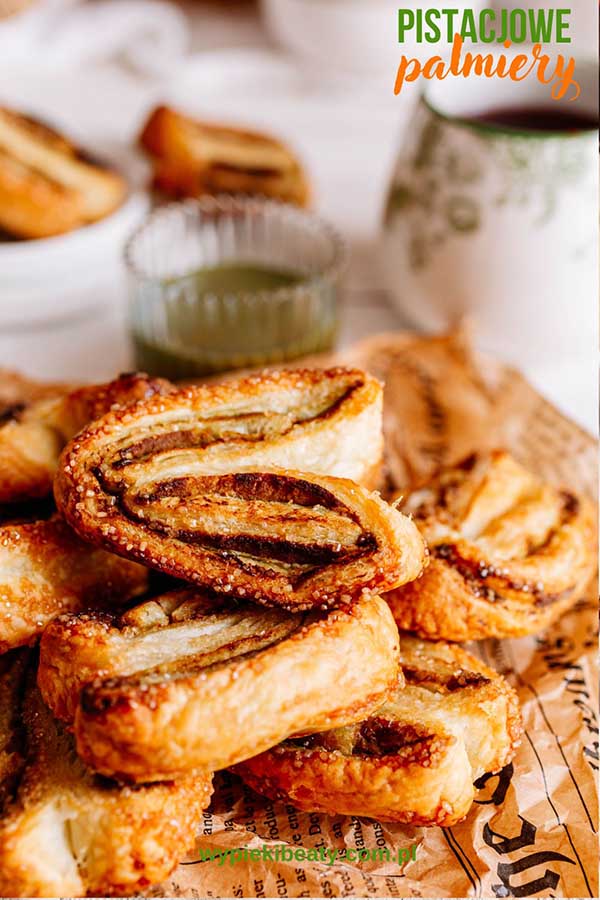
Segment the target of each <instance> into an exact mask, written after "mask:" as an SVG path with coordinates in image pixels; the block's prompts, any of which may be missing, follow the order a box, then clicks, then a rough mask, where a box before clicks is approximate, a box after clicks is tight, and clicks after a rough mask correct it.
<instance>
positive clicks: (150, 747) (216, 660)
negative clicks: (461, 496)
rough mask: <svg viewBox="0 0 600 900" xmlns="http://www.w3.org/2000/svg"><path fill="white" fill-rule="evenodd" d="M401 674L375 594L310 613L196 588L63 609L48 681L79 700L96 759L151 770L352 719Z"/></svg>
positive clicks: (216, 760) (145, 776)
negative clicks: (121, 606) (116, 609)
mask: <svg viewBox="0 0 600 900" xmlns="http://www.w3.org/2000/svg"><path fill="white" fill-rule="evenodd" d="M397 675H398V632H397V629H396V627H395V625H394V621H393V619H392V616H391V613H390V611H389V607H388V606H387V604H386V603H385V601H384V600H382V599H381V598H380V597H374V598H372V599H370V600H362V601H359V602H358V603H356V604H355V605H354V606H353V607H350V608H348V607H346V608H343V609H338V610H334V611H333V612H329V613H327V614H325V613H311V614H308V615H306V616H305V615H300V614H291V613H287V612H284V611H282V610H266V609H262V608H261V607H257V606H252V605H251V604H248V603H243V602H238V601H232V600H231V599H228V600H226V599H224V598H221V599H219V598H214V597H213V598H211V597H209V596H207V595H203V594H201V593H199V592H197V591H194V590H192V589H189V590H184V591H179V592H174V593H172V594H167V595H166V596H164V597H162V598H158V599H157V600H152V601H148V602H146V603H144V604H141V605H140V606H138V607H135V608H134V609H133V610H130V611H128V612H127V613H125V614H124V615H123V616H122V617H121V618H117V617H115V616H103V615H94V614H89V615H83V616H79V617H75V618H73V617H70V618H69V617H63V618H61V619H59V620H58V621H57V622H56V623H55V624H54V625H53V626H52V627H51V628H50V629H49V630H47V631H46V634H45V635H44V641H43V646H42V647H41V661H40V671H39V684H40V687H41V689H42V692H43V695H44V698H45V699H46V701H47V702H48V703H49V704H50V706H51V707H52V708H53V710H54V711H55V712H56V713H58V714H59V715H61V716H62V717H64V718H66V719H69V718H71V717H72V716H73V711H74V710H75V734H76V737H77V749H78V752H79V753H80V755H81V756H82V758H83V759H84V760H85V761H86V762H87V763H88V764H89V765H90V766H91V767H92V768H94V769H95V770H96V771H98V772H101V773H103V774H106V775H112V776H116V777H118V778H120V779H123V780H129V781H152V780H157V779H164V778H171V777H176V776H179V775H181V774H182V773H184V772H186V771H188V770H190V769H193V768H197V767H201V768H205V769H208V770H216V769H222V768H224V767H226V766H229V765H232V764H233V763H235V762H238V761H240V760H242V759H245V758H247V757H249V756H252V755H254V754H255V753H256V752H260V751H261V750H263V749H266V748H267V747H271V746H273V745H275V744H277V743H278V742H279V741H281V740H283V739H284V738H286V737H288V736H289V735H291V734H295V733H297V732H310V731H319V730H323V728H324V727H326V728H329V727H335V726H337V725H342V724H346V723H348V722H354V721H357V720H358V719H360V718H361V717H362V716H363V715H364V714H365V712H370V711H371V710H373V709H375V708H377V707H378V706H380V705H381V703H382V701H383V700H384V699H385V698H386V696H387V695H388V693H389V691H390V689H391V688H392V687H393V685H394V684H395V680H396V678H397ZM94 676H97V677H95V678H94ZM91 679H94V680H91ZM85 682H87V684H85V686H84V687H83V691H82V693H81V697H80V698H79V697H78V695H79V692H80V690H81V687H82V685H83V684H84V683H85ZM78 701H79V702H78Z"/></svg>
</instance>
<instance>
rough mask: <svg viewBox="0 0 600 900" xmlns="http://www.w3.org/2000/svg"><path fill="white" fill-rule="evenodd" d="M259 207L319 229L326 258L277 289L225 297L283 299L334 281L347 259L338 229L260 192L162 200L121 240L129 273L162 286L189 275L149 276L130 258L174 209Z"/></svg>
mask: <svg viewBox="0 0 600 900" xmlns="http://www.w3.org/2000/svg"><path fill="white" fill-rule="evenodd" d="M252 207H254V208H260V209H261V210H267V211H268V210H273V211H279V212H281V211H285V212H286V214H287V215H290V216H292V217H294V218H295V219H296V221H304V222H305V223H306V224H307V225H309V226H312V227H313V228H315V229H316V230H318V231H320V232H321V236H322V237H324V238H326V239H327V240H328V241H329V244H330V247H331V253H330V259H329V262H328V263H326V264H325V265H324V266H323V267H321V268H320V270H319V271H318V272H315V273H312V274H303V273H300V274H299V280H298V282H297V283H296V284H292V285H284V286H282V287H278V288H272V289H263V290H246V291H231V292H228V294H227V296H228V297H234V298H237V299H244V298H256V297H269V299H270V300H275V301H276V300H284V299H287V298H289V297H290V294H295V293H299V292H301V291H305V290H306V287H307V286H308V285H312V284H320V283H324V282H334V281H335V280H336V279H337V278H338V277H339V276H340V274H341V273H342V272H343V270H344V269H345V268H346V265H347V262H348V248H347V243H346V241H345V239H344V238H343V237H342V235H341V234H340V232H339V231H338V230H337V228H335V227H334V226H333V225H331V224H330V223H329V222H328V221H326V220H325V219H324V218H322V217H321V216H319V215H317V214H316V213H314V212H312V211H309V210H305V209H302V208H301V207H298V206H294V205H292V204H290V203H283V202H282V201H280V200H274V199H272V198H270V197H265V196H264V195H262V194H224V193H222V194H216V195H207V196H205V197H199V198H188V199H185V200H175V201H171V202H169V203H165V204H163V205H161V206H158V207H156V208H155V209H153V210H151V211H150V213H149V214H148V215H147V216H146V218H145V219H144V221H143V222H141V224H140V225H138V226H137V228H136V229H135V230H134V231H133V232H132V234H131V235H130V236H129V238H128V239H127V241H126V243H125V247H124V250H123V258H124V261H125V266H126V269H127V272H128V274H129V275H132V276H134V277H135V278H137V279H138V280H140V281H143V282H144V283H146V284H156V285H162V284H164V282H165V279H166V278H167V277H168V280H169V282H170V283H171V284H173V283H177V282H179V281H185V280H186V279H188V278H190V277H193V274H194V272H193V271H190V272H186V273H185V274H181V275H174V276H160V275H150V274H148V273H147V272H145V271H144V270H143V269H142V268H141V267H140V266H139V264H138V263H137V261H136V260H135V259H134V249H135V245H136V243H137V242H138V240H139V238H140V237H141V235H143V234H144V232H146V231H147V229H148V228H150V227H152V226H153V225H154V223H155V222H156V221H159V220H160V219H162V218H165V217H166V216H168V215H171V214H172V213H173V212H174V211H176V210H183V211H186V210H190V211H192V212H196V213H209V214H210V213H213V212H225V213H226V212H227V211H228V210H230V211H233V210H235V209H238V210H240V209H242V210H243V209H248V208H252Z"/></svg>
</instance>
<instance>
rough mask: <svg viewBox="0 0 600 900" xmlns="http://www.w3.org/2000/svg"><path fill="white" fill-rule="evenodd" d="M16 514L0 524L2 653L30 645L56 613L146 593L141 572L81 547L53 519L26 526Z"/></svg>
mask: <svg viewBox="0 0 600 900" xmlns="http://www.w3.org/2000/svg"><path fill="white" fill-rule="evenodd" d="M20 511H21V510H20V508H19V507H18V506H17V507H15V508H14V509H11V511H10V515H11V518H10V519H8V520H6V519H5V520H4V521H2V519H1V518H0V653H4V652H5V651H6V650H10V649H11V648H12V647H19V646H22V645H24V644H32V643H34V641H35V640H37V638H38V637H39V635H40V634H41V633H42V631H43V630H44V628H45V626H46V625H47V624H48V622H49V621H51V619H53V618H54V617H55V616H57V615H59V614H60V613H66V612H77V611H79V610H82V609H87V608H89V607H94V606H98V605H100V606H104V605H106V604H108V603H111V602H113V601H114V602H116V603H119V604H122V603H123V602H124V601H125V600H127V599H128V598H130V597H136V596H138V595H139V594H141V593H143V591H144V590H145V589H146V587H147V583H148V572H147V570H146V569H144V568H143V567H142V566H140V565H138V564H137V563H133V562H130V561H129V560H125V559H121V558H120V557H119V556H115V555H114V554H112V553H107V552H106V551H105V550H101V549H99V548H98V547H93V546H90V545H89V544H86V543H84V542H83V541H82V540H81V539H80V538H78V537H77V535H76V534H75V533H74V532H73V531H72V529H71V528H69V526H68V525H67V523H66V522H64V521H63V520H62V519H61V518H60V517H59V516H58V515H56V514H54V515H51V516H50V518H47V519H39V518H34V519H33V520H31V521H28V520H27V518H25V519H19V518H14V517H15V516H18V514H19V512H20ZM28 512H29V513H31V510H28ZM33 515H34V516H35V515H36V510H35V507H34V510H33Z"/></svg>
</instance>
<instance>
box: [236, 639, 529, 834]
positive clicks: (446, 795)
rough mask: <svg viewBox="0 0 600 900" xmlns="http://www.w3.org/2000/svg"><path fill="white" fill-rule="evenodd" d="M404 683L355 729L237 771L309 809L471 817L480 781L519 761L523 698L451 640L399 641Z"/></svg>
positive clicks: (302, 743)
mask: <svg viewBox="0 0 600 900" xmlns="http://www.w3.org/2000/svg"><path fill="white" fill-rule="evenodd" d="M400 660H401V665H402V671H403V673H404V678H405V680H406V685H405V687H402V685H400V686H399V688H398V690H397V691H396V693H395V694H394V695H393V697H392V699H391V700H389V701H388V702H387V703H385V704H384V706H382V707H381V708H380V709H378V710H376V712H375V713H373V714H372V715H371V716H369V717H368V718H366V719H364V720H363V721H362V722H359V723H358V724H355V725H350V726H346V727H343V728H337V729H334V730H331V731H328V732H325V733H323V734H316V735H311V736H309V737H306V738H299V739H292V740H288V741H286V742H285V743H283V744H281V745H280V746H279V747H275V748H274V749H273V750H268V751H267V752H266V753H263V754H261V755H260V756H257V757H255V758H254V759H249V760H247V761H246V762H243V763H241V764H240V765H238V766H236V767H235V771H237V772H238V773H239V774H240V775H241V776H242V777H243V778H244V780H245V781H247V782H248V784H250V785H251V786H252V787H253V788H255V789H256V790H257V791H259V792H260V793H262V794H266V795H267V796H268V797H271V798H272V799H277V800H284V801H285V802H287V803H292V804H293V805H294V806H296V807H298V808H299V809H303V810H308V811H310V812H325V813H330V814H333V815H335V814H338V813H341V814H344V815H353V816H369V817H372V818H375V819H378V820H380V821H383V822H404V823H407V824H410V825H442V826H450V825H454V824H455V823H456V822H458V821H460V820H461V819H462V818H464V816H465V815H466V814H467V812H468V811H469V808H470V806H471V803H472V801H473V797H474V789H473V781H474V780H475V779H476V778H478V777H479V776H480V775H482V774H483V773H484V772H488V771H491V772H495V771H498V770H499V769H501V768H502V767H503V766H505V765H506V764H507V763H508V762H509V761H510V760H511V759H512V757H513V756H514V753H515V750H516V748H517V746H518V744H519V741H520V737H521V730H522V726H521V717H520V713H519V705H518V700H517V696H516V694H515V692H514V691H513V690H512V688H511V687H510V686H509V685H508V683H507V682H506V681H505V680H504V678H502V676H501V675H498V674H497V673H496V672H494V671H493V670H492V669H489V668H488V667H487V666H485V665H484V664H483V663H481V662H480V661H479V660H478V659H476V658H475V657H474V656H472V655H471V654H470V653H467V652H466V651H464V650H462V648H460V647H458V646H455V645H452V644H443V643H439V644H435V643H430V642H424V641H419V640H415V639H414V638H410V637H408V636H405V635H401V638H400Z"/></svg>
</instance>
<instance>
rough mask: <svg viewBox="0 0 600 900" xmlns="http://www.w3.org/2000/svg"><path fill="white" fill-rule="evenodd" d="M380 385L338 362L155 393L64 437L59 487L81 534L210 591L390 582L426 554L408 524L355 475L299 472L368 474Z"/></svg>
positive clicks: (348, 594)
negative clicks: (72, 437) (161, 394)
mask: <svg viewBox="0 0 600 900" xmlns="http://www.w3.org/2000/svg"><path fill="white" fill-rule="evenodd" d="M379 400H380V387H379V385H378V383H377V382H374V381H373V380H372V379H370V378H369V377H368V376H367V375H365V374H364V373H362V372H354V371H348V370H344V369H342V370H340V369H333V370H329V371H326V372H319V371H307V372H281V373H275V374H270V375H269V374H266V375H262V376H256V377H254V378H248V379H245V380H241V381H237V382H230V383H228V384H225V385H217V386H210V387H200V388H188V389H185V390H181V391H179V392H176V393H172V394H171V395H169V396H167V397H154V398H151V399H150V400H149V401H147V402H144V403H138V404H136V406H135V407H132V408H130V409H126V410H117V411H116V412H114V413H111V414H109V415H107V416H106V417H104V418H102V419H100V420H98V421H97V422H95V423H93V424H92V425H90V426H89V428H87V429H86V430H84V431H83V432H81V433H80V434H79V435H78V436H77V438H76V440H75V441H73V442H72V443H71V444H70V445H69V446H68V447H67V448H65V451H64V454H63V456H62V462H61V465H60V467H59V472H58V474H57V478H56V481H55V497H56V500H57V503H58V505H59V507H60V509H61V511H62V512H63V514H64V515H65V517H66V518H67V519H68V521H69V522H70V523H71V524H72V525H73V527H74V528H75V530H76V531H77V532H78V533H79V534H80V535H81V536H82V537H85V538H86V539H87V540H89V541H91V542H95V543H101V544H102V545H103V546H105V547H106V548H109V549H111V550H114V552H116V553H120V554H122V555H124V556H126V557H129V558H132V559H137V560H139V561H140V562H144V563H146V564H147V565H149V566H150V567H151V568H156V569H159V570H160V571H163V572H165V573H167V574H170V575H174V576H176V577H180V578H183V579H186V580H188V581H191V582H195V583H197V584H198V585H201V586H203V587H208V588H211V589H213V590H215V591H219V592H229V591H234V592H237V593H238V594H239V595H240V596H245V597H248V598H251V599H254V600H256V601H257V602H259V603H264V604H267V605H279V606H283V607H285V608H287V609H308V608H311V607H315V606H316V607H323V606H333V605H336V604H339V603H344V602H349V601H351V600H353V599H355V598H356V597H358V596H360V595H361V594H362V593H363V592H364V591H365V590H371V591H384V590H390V589H391V588H392V587H393V586H395V585H398V584H403V583H405V582H406V581H407V580H410V579H411V578H415V577H416V576H417V575H418V574H419V573H420V571H421V569H422V566H423V564H424V545H423V541H422V538H421V537H420V535H419V533H418V531H417V529H416V528H415V527H414V525H413V524H412V523H411V522H410V520H409V519H407V518H406V517H403V516H402V515H401V514H400V513H398V512H397V511H396V510H395V509H393V508H392V507H390V506H388V504H386V503H384V502H383V501H382V500H381V499H380V498H379V496H378V495H375V494H370V493H368V492H367V491H365V490H364V489H363V488H361V487H360V486H358V485H357V484H354V483H353V482H351V481H349V480H346V479H339V478H330V477H325V476H319V475H316V474H314V475H313V474H310V475H307V474H304V473H306V472H331V473H334V474H345V475H348V476H350V477H354V478H359V477H361V476H362V477H365V478H369V477H370V474H371V472H372V470H373V467H374V466H376V465H377V464H378V462H379V454H380V447H381V444H380V440H381V436H380V431H379V427H380V418H379ZM370 427H372V428H373V431H370V430H368V429H369V428H370ZM280 466H286V468H285V469H283V468H278V467H280ZM297 469H301V471H296V470H297Z"/></svg>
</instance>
